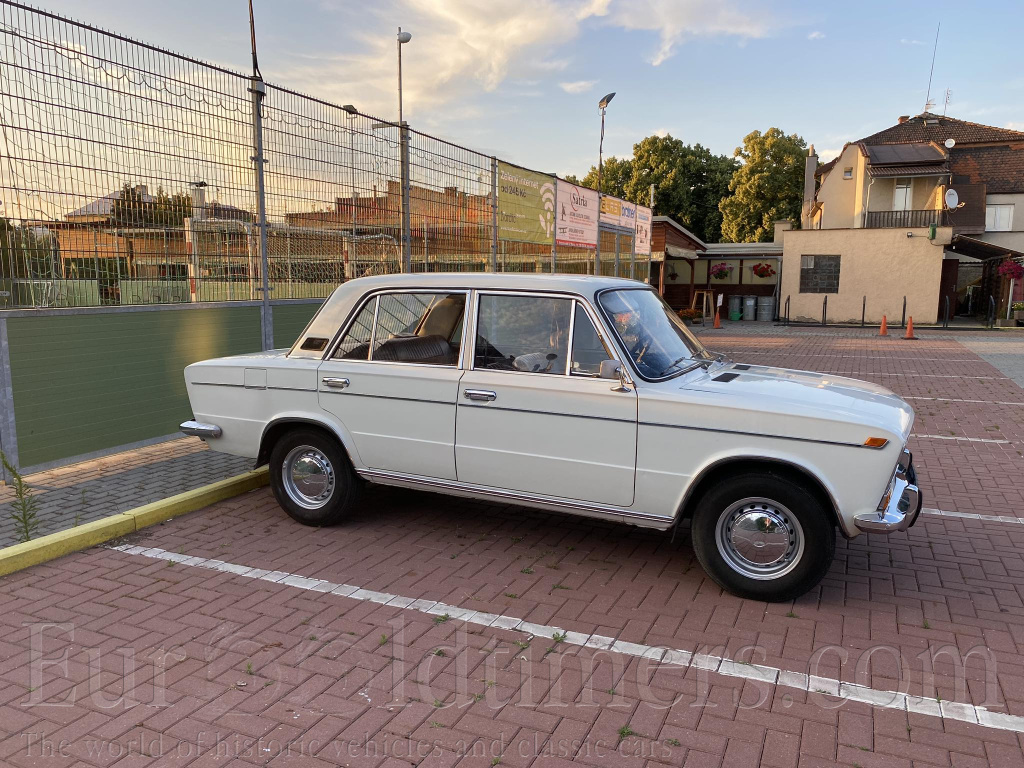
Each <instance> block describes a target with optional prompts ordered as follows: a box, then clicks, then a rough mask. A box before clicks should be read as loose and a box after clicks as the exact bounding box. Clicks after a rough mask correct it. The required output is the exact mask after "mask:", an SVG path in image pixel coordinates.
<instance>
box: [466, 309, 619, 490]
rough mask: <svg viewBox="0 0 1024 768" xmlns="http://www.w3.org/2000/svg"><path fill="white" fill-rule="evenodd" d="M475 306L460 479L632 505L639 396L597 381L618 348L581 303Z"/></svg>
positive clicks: (507, 487) (467, 373)
mask: <svg viewBox="0 0 1024 768" xmlns="http://www.w3.org/2000/svg"><path fill="white" fill-rule="evenodd" d="M477 303H478V316H477V322H476V343H475V351H474V354H473V358H472V360H469V361H468V362H469V363H470V364H471V365H469V366H468V367H469V368H470V370H468V371H466V373H465V374H464V375H463V377H462V381H461V384H460V387H459V398H458V407H457V411H458V412H457V416H456V425H457V426H456V441H455V442H456V444H455V456H456V468H457V471H458V479H459V481H460V482H464V483H472V484H475V485H482V486H489V487H493V488H502V489H506V490H510V491H516V492H522V493H527V494H535V495H541V496H554V497H560V498H565V499H572V500H578V501H586V502H593V503H597V504H605V505H609V506H615V507H628V506H630V505H631V504H632V503H633V482H634V476H635V471H636V430H637V399H636V393H635V391H632V390H630V391H625V392H618V391H613V387H617V385H618V382H617V381H611V380H608V379H600V378H597V372H598V370H599V368H600V365H601V361H602V360H606V359H608V358H610V357H611V355H610V353H609V351H608V348H607V346H606V345H605V343H604V340H603V339H602V337H601V335H600V334H599V333H598V331H597V329H596V327H595V324H594V321H593V320H592V318H591V316H590V314H589V313H588V311H587V310H586V308H585V307H584V306H583V303H582V302H580V301H579V300H575V299H573V298H569V297H560V296H558V297H555V296H544V295H520V294H509V293H493V294H488V293H485V294H480V295H479V296H478V297H477Z"/></svg>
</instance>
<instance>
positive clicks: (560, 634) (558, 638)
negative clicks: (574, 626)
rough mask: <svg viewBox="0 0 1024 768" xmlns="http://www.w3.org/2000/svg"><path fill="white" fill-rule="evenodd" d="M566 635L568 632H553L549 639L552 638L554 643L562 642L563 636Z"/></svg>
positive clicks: (565, 636)
mask: <svg viewBox="0 0 1024 768" xmlns="http://www.w3.org/2000/svg"><path fill="white" fill-rule="evenodd" d="M568 636H569V633H568V632H555V634H553V635H552V636H551V639H552V640H554V641H555V642H556V643H564V642H565V638H567V637H568Z"/></svg>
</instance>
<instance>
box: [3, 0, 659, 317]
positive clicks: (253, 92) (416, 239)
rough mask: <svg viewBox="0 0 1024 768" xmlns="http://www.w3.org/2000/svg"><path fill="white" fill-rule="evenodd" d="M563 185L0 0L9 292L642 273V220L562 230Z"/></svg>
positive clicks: (112, 293) (210, 295)
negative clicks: (638, 228) (567, 236)
mask: <svg viewBox="0 0 1024 768" xmlns="http://www.w3.org/2000/svg"><path fill="white" fill-rule="evenodd" d="M258 167H262V169H263V174H262V176H263V185H262V194H261V185H260V179H259V174H258V173H257V171H256V169H257V168H258ZM506 175H507V176H508V177H509V178H513V177H514V178H515V181H516V183H517V184H519V185H520V186H519V187H516V188H515V190H514V191H513V189H512V187H511V186H509V187H508V188H506V186H505V185H504V182H503V181H501V180H500V179H504V178H505V177H506ZM556 186H557V185H556V179H555V178H554V177H553V176H550V175H545V174H539V173H536V172H533V171H529V170H528V169H517V168H516V167H515V166H511V165H510V164H505V163H502V162H500V161H499V160H498V159H497V158H494V157H491V156H487V155H483V154H480V153H478V152H475V151H473V150H470V149H466V148H465V147H461V146H458V145H456V144H453V143H451V142H448V141H444V140H441V139H438V138H435V137H432V136H428V135H426V134H423V133H420V132H418V131H415V130H412V129H410V128H409V127H408V126H403V125H399V124H397V123H395V122H393V121H387V120H381V119H377V118H374V117H372V116H369V115H364V114H361V113H359V112H358V111H357V110H356V109H355V108H353V107H351V106H350V105H345V106H338V105H335V104H330V103H328V102H325V101H322V100H319V99H315V98H311V97H309V96H305V95H302V94H299V93H296V92H294V91H291V90H288V89H287V88H283V87H279V86H275V85H270V84H264V83H263V82H262V81H259V80H254V79H253V78H252V77H250V76H246V75H243V74H241V73H237V72H232V71H230V70H227V69H224V68H222V67H218V66H214V65H211V64H208V63H204V62H201V61H198V60H195V59H192V58H189V57H186V56H182V55H178V54H175V53H172V52H169V51H165V50H162V49H159V48H155V47H153V46H150V45H147V44H144V43H140V42H137V41H134V40H130V39H127V38H125V37H122V36H120V35H117V34H114V33H111V32H106V31H103V30H99V29H96V28H94V27H91V26H88V25H86V24H81V23H78V22H75V21H72V20H69V19H66V18H63V17H60V16H57V15H54V14H50V13H47V12H44V11H41V10H38V9H34V8H31V7H29V6H25V5H22V4H20V3H16V2H10V1H9V0H0V203H2V207H0V309H10V308H61V307H87V306H106V305H138V304H167V303H173V304H179V303H190V302H209V301H234V300H249V301H251V300H264V301H269V299H274V300H279V299H310V298H322V297H326V296H327V295H328V294H329V293H330V292H331V291H332V290H333V289H334V288H335V287H336V286H337V285H338V284H339V283H341V282H343V281H345V280H349V279H353V278H357V277H361V276H364V275H373V274H385V273H390V272H398V271H429V272H449V271H452V272H454V271H515V272H523V271H527V272H552V271H555V272H569V273H577V274H595V273H596V274H605V275H620V276H625V277H634V278H636V279H639V280H646V279H647V278H648V276H649V273H650V261H649V260H650V256H649V254H647V255H637V254H636V253H634V250H635V247H634V232H633V231H628V230H625V229H624V228H622V227H611V228H608V230H607V231H605V230H602V232H601V236H600V240H599V244H600V249H599V250H598V248H597V247H596V245H597V243H595V247H589V248H588V247H579V246H578V245H557V246H556V237H555V228H556V225H555V219H556V216H557V215H558V206H557V192H556ZM524 189H525V191H526V193H525V194H524V192H523V190H524ZM514 195H520V196H521V199H518V198H516V197H515V196H514ZM503 196H505V197H503ZM499 198H501V200H505V199H507V200H508V201H509V203H508V208H507V209H506V206H505V204H504V203H503V202H499ZM261 203H262V205H261ZM563 208H564V205H563ZM261 209H262V210H263V211H265V222H264V220H263V219H262V218H261V215H260V212H261ZM264 284H266V286H267V288H268V289H269V294H270V295H269V296H268V297H264V295H263V287H264Z"/></svg>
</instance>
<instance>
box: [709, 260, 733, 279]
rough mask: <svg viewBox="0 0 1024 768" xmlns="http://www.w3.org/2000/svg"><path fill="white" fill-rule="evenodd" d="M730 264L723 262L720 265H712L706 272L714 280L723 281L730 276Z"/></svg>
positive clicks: (731, 267)
mask: <svg viewBox="0 0 1024 768" xmlns="http://www.w3.org/2000/svg"><path fill="white" fill-rule="evenodd" d="M732 270H733V266H732V264H726V263H725V262H724V261H723V262H721V263H720V264H713V265H712V266H711V268H710V269H709V270H708V272H709V273H710V274H711V276H712V277H713V278H715V280H725V279H726V278H728V277H729V275H731V274H732Z"/></svg>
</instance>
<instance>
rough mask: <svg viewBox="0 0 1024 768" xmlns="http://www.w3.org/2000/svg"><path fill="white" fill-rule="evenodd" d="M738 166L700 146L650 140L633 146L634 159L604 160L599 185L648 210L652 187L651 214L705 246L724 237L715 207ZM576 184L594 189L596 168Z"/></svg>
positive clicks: (659, 138)
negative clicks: (668, 218)
mask: <svg viewBox="0 0 1024 768" xmlns="http://www.w3.org/2000/svg"><path fill="white" fill-rule="evenodd" d="M738 166H739V163H737V162H736V161H735V160H733V159H732V158H731V157H726V156H724V155H715V154H712V152H711V151H710V150H709V149H707V148H706V147H703V146H701V145H700V144H694V145H692V146H691V145H689V144H684V143H683V142H682V141H681V140H679V139H676V138H673V137H672V136H648V137H647V138H645V139H643V140H642V141H640V142H639V143H637V144H634V145H633V157H632V158H628V159H625V160H620V159H618V158H615V157H610V158H608V161H607V162H606V163H605V166H604V174H603V181H602V185H603V186H604V192H605V194H607V195H615V196H616V197H621V198H623V199H625V200H629V201H630V202H633V203H638V204H640V205H648V203H649V201H650V196H651V192H650V190H651V184H654V215H655V216H671V217H672V218H673V219H675V220H676V221H678V222H679V223H681V224H682V225H683V226H684V227H686V228H687V229H689V230H690V231H691V232H693V233H694V234H695V235H697V237H699V238H700V239H701V240H703V241H704V242H706V243H717V242H718V241H719V240H720V239H721V236H722V232H721V225H722V214H721V212H720V211H719V209H718V203H719V201H721V199H722V198H723V197H725V196H726V195H727V194H728V193H729V179H731V178H732V174H733V172H734V171H735V170H736V168H737V167H738ZM567 180H568V181H571V182H572V183H574V184H581V185H582V186H585V187H590V188H591V189H596V188H597V168H596V167H593V166H592V167H591V168H590V171H589V172H588V173H587V175H586V176H584V177H583V179H582V180H579V181H577V180H576V178H575V177H573V176H569V177H567Z"/></svg>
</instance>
